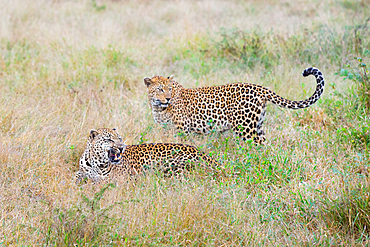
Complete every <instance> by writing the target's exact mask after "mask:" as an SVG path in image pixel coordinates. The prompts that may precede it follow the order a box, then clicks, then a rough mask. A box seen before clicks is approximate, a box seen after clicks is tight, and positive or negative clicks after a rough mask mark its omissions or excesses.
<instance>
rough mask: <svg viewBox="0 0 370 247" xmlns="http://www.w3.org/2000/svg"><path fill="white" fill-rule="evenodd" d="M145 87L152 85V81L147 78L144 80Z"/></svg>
mask: <svg viewBox="0 0 370 247" xmlns="http://www.w3.org/2000/svg"><path fill="white" fill-rule="evenodd" d="M144 82H145V85H146V86H147V87H149V85H150V84H151V83H152V80H151V79H150V78H149V77H145V78H144Z"/></svg>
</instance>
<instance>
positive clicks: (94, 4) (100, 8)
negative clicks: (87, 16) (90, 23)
mask: <svg viewBox="0 0 370 247" xmlns="http://www.w3.org/2000/svg"><path fill="white" fill-rule="evenodd" d="M92 3H93V7H94V9H95V10H96V11H103V10H105V8H106V6H105V4H103V5H100V6H98V4H97V3H96V0H93V1H92Z"/></svg>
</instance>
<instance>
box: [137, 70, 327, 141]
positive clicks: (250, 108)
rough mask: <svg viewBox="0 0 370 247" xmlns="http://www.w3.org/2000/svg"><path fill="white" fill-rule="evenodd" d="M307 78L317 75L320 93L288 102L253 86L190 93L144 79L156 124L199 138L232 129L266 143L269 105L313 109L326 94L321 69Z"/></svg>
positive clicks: (167, 80)
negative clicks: (322, 95)
mask: <svg viewBox="0 0 370 247" xmlns="http://www.w3.org/2000/svg"><path fill="white" fill-rule="evenodd" d="M302 75H303V76H304V77H306V76H309V75H314V76H315V78H316V82H317V85H316V91H315V92H314V93H313V95H312V96H311V97H309V98H308V99H306V100H301V101H292V100H288V99H284V98H282V97H281V96H279V95H277V94H276V93H274V92H273V91H271V90H270V89H268V88H266V87H263V86H260V85H255V84H249V83H234V84H227V85H222V86H213V87H202V88H192V89H187V88H184V87H183V86H181V85H180V84H179V83H178V82H176V81H174V80H173V76H170V77H168V78H164V77H162V76H154V77H153V78H151V79H150V78H148V77H146V78H144V82H145V85H146V86H147V89H148V96H149V102H150V106H151V109H152V113H153V117H154V120H155V121H156V122H157V123H159V124H174V125H175V126H176V127H177V129H179V130H180V131H183V132H185V133H189V132H194V133H199V134H206V133H210V132H211V131H212V130H213V129H214V130H216V131H225V130H229V129H232V130H233V131H234V132H236V133H238V134H239V136H240V137H242V138H243V140H246V139H251V138H253V139H254V141H255V142H256V143H262V142H264V141H265V139H266V138H265V136H264V135H265V134H264V131H263V130H262V124H263V121H264V119H265V109H266V102H267V101H270V102H272V103H274V104H276V105H278V106H280V107H286V108H291V109H302V108H306V107H309V106H311V105H313V104H314V103H315V102H316V101H317V100H318V99H319V98H320V96H321V94H322V93H323V90H324V77H323V75H322V73H321V72H320V70H318V69H317V68H308V69H305V70H304V71H303V73H302Z"/></svg>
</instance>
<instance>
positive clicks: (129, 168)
mask: <svg viewBox="0 0 370 247" xmlns="http://www.w3.org/2000/svg"><path fill="white" fill-rule="evenodd" d="M201 161H203V162H206V163H208V166H207V167H206V169H209V170H208V172H209V171H210V172H219V170H217V167H220V165H219V163H217V162H216V161H215V160H213V159H212V158H210V157H209V156H207V155H205V154H204V153H202V152H201V151H199V150H198V149H197V148H196V147H193V146H189V145H184V144H172V143H149V144H141V145H126V144H124V143H123V142H122V138H121V137H120V135H119V134H118V133H117V131H116V130H115V129H105V128H102V129H98V130H91V131H90V135H89V138H88V140H87V145H86V149H85V151H84V153H83V154H82V156H81V158H80V169H79V171H77V173H76V183H80V182H81V181H82V180H84V179H85V178H87V179H91V180H92V181H93V182H100V181H102V180H105V179H107V178H115V177H118V176H120V175H135V174H141V173H144V172H145V171H148V170H152V169H157V170H161V171H163V172H164V173H165V174H180V173H183V172H184V171H185V170H190V169H191V168H193V167H194V165H196V164H200V163H202V162H201Z"/></svg>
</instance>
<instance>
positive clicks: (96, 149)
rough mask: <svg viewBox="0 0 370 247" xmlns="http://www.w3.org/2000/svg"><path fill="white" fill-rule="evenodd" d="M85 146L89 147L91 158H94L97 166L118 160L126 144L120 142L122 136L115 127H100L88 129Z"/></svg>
mask: <svg viewBox="0 0 370 247" xmlns="http://www.w3.org/2000/svg"><path fill="white" fill-rule="evenodd" d="M87 148H88V149H90V154H91V155H92V156H91V158H94V161H96V162H97V165H98V166H99V165H100V164H107V163H109V162H110V163H117V162H119V161H120V158H121V155H122V154H123V152H124V151H125V148H126V145H125V144H124V143H123V142H122V138H121V136H120V135H119V134H118V133H117V131H116V129H105V128H102V129H98V130H94V129H92V130H90V135H89V138H88V141H87Z"/></svg>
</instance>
